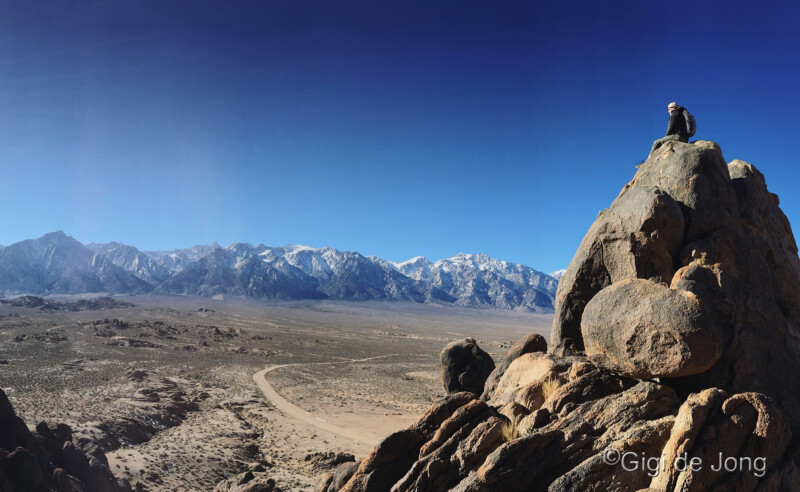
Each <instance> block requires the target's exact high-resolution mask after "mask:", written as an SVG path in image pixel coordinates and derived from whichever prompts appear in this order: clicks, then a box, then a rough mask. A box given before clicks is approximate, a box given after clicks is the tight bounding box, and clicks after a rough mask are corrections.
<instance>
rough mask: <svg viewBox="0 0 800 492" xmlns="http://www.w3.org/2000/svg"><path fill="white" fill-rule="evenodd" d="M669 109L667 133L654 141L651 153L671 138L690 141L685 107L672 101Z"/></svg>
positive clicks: (685, 141)
mask: <svg viewBox="0 0 800 492" xmlns="http://www.w3.org/2000/svg"><path fill="white" fill-rule="evenodd" d="M667 111H669V124H667V134H666V136H665V137H664V138H659V139H658V140H656V141H655V142H653V148H652V149H650V155H653V152H655V151H656V149H657V148H659V147H661V144H663V143H664V142H669V141H671V140H677V141H678V142H684V143H688V142H689V136H690V134H689V122H688V121H686V117H685V116H684V108H682V107H680V106H678V103H676V102H671V103H669V105H668V106H667Z"/></svg>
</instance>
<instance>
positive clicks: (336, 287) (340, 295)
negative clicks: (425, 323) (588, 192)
mask: <svg viewBox="0 0 800 492" xmlns="http://www.w3.org/2000/svg"><path fill="white" fill-rule="evenodd" d="M557 286H558V280H557V278H554V277H552V276H550V275H547V274H545V273H542V272H538V271H536V270H534V269H532V268H529V267H527V266H524V265H518V264H514V263H509V262H506V261H499V260H495V259H493V258H490V257H488V256H486V255H484V254H477V255H470V254H458V255H456V256H454V257H452V258H447V259H444V260H439V261H436V262H430V261H428V260H427V259H425V258H423V257H416V258H414V259H411V260H409V261H406V262H403V263H395V262H390V261H386V260H382V259H380V258H376V257H373V256H369V257H367V256H363V255H361V254H359V253H355V252H343V251H338V250H336V249H333V248H309V247H306V246H283V247H277V248H275V247H268V246H264V245H261V244H259V245H258V246H253V245H250V244H243V243H236V244H232V245H230V246H228V247H227V248H223V247H221V246H219V245H218V244H216V243H214V244H212V245H201V246H194V247H192V248H187V249H181V250H177V249H176V250H172V251H167V252H152V251H139V250H138V249H136V248H135V247H133V246H129V245H125V244H121V243H117V242H112V243H107V244H95V243H91V244H88V245H83V244H81V243H80V242H78V241H77V240H75V239H73V238H72V237H70V236H67V235H66V234H64V233H63V232H61V231H59V232H53V233H50V234H46V235H44V236H42V237H40V238H38V239H30V240H26V241H21V242H19V243H15V244H12V245H9V246H6V247H4V248H0V295H5V296H13V295H19V294H37V295H46V294H82V293H93V292H106V293H111V294H146V293H154V294H177V295H197V296H205V297H213V296H219V295H223V296H242V297H249V298H253V299H263V300H293V299H343V300H358V301H366V300H398V301H413V302H424V303H439V304H454V305H459V306H469V307H491V308H498V309H523V310H528V311H533V312H542V313H546V312H552V311H553V302H554V298H555V292H556V287H557Z"/></svg>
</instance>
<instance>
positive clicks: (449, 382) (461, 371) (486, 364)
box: [440, 338, 494, 395]
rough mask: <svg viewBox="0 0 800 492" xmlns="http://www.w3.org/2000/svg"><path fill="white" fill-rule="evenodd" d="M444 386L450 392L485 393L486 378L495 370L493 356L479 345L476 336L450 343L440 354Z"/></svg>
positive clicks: (441, 375)
mask: <svg viewBox="0 0 800 492" xmlns="http://www.w3.org/2000/svg"><path fill="white" fill-rule="evenodd" d="M440 359H441V373H440V377H441V381H442V386H443V387H444V389H445V391H447V392H448V393H458V392H460V391H469V392H472V393H475V394H478V395H479V394H481V393H483V385H484V383H486V378H488V377H489V374H491V373H492V371H493V370H494V361H493V360H492V356H491V355H489V354H487V353H486V352H485V351H484V350H482V349H481V348H480V347H478V343H477V342H476V341H475V339H474V338H465V339H464V340H458V341H455V342H451V343H450V344H448V345H447V346H446V347H445V348H444V350H442V353H441V355H440Z"/></svg>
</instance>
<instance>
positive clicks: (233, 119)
mask: <svg viewBox="0 0 800 492" xmlns="http://www.w3.org/2000/svg"><path fill="white" fill-rule="evenodd" d="M777 3H778V4H780V5H781V6H780V7H778V6H773V5H772V2H758V3H753V2H730V1H726V2H675V1H673V2H650V1H641V0H636V1H614V2H601V1H592V2H588V1H587V2H538V1H530V0H528V1H521V2H503V1H491V2H490V1H486V0H482V1H462V0H459V1H447V2H435V1H430V0H426V1H416V0H411V1H409V0H397V1H388V0H386V1H375V0H364V1H348V0H342V1H330V0H321V1H307V0H281V1H277V0H258V1H255V0H237V1H218V2H210V1H202V0H191V1H188V0H187V1H147V0H145V1H142V0H137V1H132V0H118V1H117V0H115V1H108V0H86V1H80V2H64V1H57V2H48V1H36V2H11V1H3V0H0V244H3V245H8V244H10V243H13V242H16V241H20V240H23V239H28V238H34V237H38V236H41V235H42V234H45V233H47V232H52V231H55V230H64V231H65V232H66V233H67V234H69V235H72V236H73V237H75V238H76V239H78V240H80V241H82V242H84V243H88V242H92V241H94V242H107V241H112V240H113V241H120V242H124V243H127V244H132V245H134V246H136V247H138V248H139V249H143V250H147V249H171V248H174V247H187V246H191V245H194V244H198V243H211V242H213V241H217V242H219V243H220V244H223V245H228V244H230V243H233V242H250V243H254V244H257V243H264V244H266V245H270V246H279V245H283V244H307V245H310V246H332V247H335V248H338V249H343V250H350V251H358V252H360V253H362V254H365V255H376V256H380V257H382V258H385V259H389V260H405V259H408V258H410V257H412V256H416V255H423V256H426V257H428V258H429V259H431V260H436V259H440V258H444V257H449V256H452V255H454V254H456V253H459V252H466V253H478V252H483V253H486V254H488V255H490V256H493V257H496V258H499V259H504V260H509V261H514V262H518V263H523V264H526V265H529V266H532V267H534V268H536V269H538V270H543V271H551V270H555V269H558V268H563V267H566V265H567V264H568V263H569V261H570V260H571V258H572V256H573V254H574V252H575V250H576V249H577V247H578V244H579V242H580V240H581V238H582V237H583V235H584V233H585V232H586V230H587V229H588V227H589V226H590V225H591V223H592V221H593V220H594V219H595V217H596V215H597V212H598V211H599V210H601V209H603V208H606V207H607V206H608V205H609V204H610V203H611V201H612V200H613V199H614V197H615V196H616V195H617V194H618V192H619V191H620V189H621V188H622V186H623V185H624V184H625V183H626V182H627V181H628V180H629V179H630V178H631V177H632V176H633V174H634V172H635V168H634V165H636V164H639V163H640V162H641V161H642V160H643V159H644V158H645V157H646V156H647V153H648V151H649V149H650V145H651V143H652V141H653V140H654V139H656V138H658V137H661V136H663V135H664V131H665V129H666V125H667V116H668V115H667V111H666V105H667V103H668V102H670V101H672V100H676V101H677V102H679V103H680V104H682V105H684V106H686V107H687V108H688V109H689V110H690V111H691V112H692V113H693V114H694V115H695V116H696V118H697V122H698V133H697V135H696V138H699V139H707V140H714V141H716V142H717V143H719V144H720V146H721V147H722V150H723V154H724V156H725V158H726V160H728V161H730V160H732V159H735V158H739V159H743V160H746V161H748V162H751V163H753V164H755V165H756V166H757V167H758V168H759V169H760V170H761V171H762V172H763V173H764V174H765V175H766V178H767V184H768V186H769V187H770V189H771V191H773V192H775V193H777V194H778V195H779V196H780V198H781V204H782V207H783V210H784V212H785V213H786V214H787V216H788V217H789V219H790V221H791V222H792V223H793V225H794V226H795V227H798V225H797V224H798V223H799V222H798V221H800V199H798V194H797V192H796V190H797V189H798V184H800V171H798V167H799V165H800V162H798V161H799V160H800V150H799V149H798V146H797V142H798V140H799V138H798V137H800V123H799V121H800V117H798V115H797V114H796V113H797V111H798V109H800V90H798V88H799V87H800V80H798V76H800V34H799V33H800V22H799V21H800V15H799V14H800V7H796V6H791V7H787V5H790V4H789V3H788V2H777Z"/></svg>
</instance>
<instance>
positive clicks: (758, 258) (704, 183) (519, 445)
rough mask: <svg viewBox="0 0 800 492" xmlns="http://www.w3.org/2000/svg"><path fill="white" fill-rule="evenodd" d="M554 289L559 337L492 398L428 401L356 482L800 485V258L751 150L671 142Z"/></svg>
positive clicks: (470, 487) (509, 373)
mask: <svg viewBox="0 0 800 492" xmlns="http://www.w3.org/2000/svg"><path fill="white" fill-rule="evenodd" d="M556 302H557V304H556V315H555V319H554V322H553V330H552V333H551V335H552V339H551V343H550V352H549V353H543V352H538V351H527V350H524V349H520V350H517V347H515V350H513V351H512V352H513V353H511V352H510V353H509V356H508V357H507V358H506V360H504V361H503V362H502V363H501V365H500V366H499V367H498V370H497V371H496V372H495V373H494V374H493V375H492V377H491V378H490V379H489V380H488V381H487V383H486V385H485V386H484V388H483V393H482V397H481V399H477V398H476V397H475V395H474V394H473V393H458V394H454V395H450V396H449V397H448V399H446V400H443V401H441V402H439V403H437V404H436V405H434V406H432V407H431V408H430V409H429V410H428V412H427V413H426V416H424V417H423V419H421V420H420V422H423V421H424V422H425V425H422V426H421V424H420V422H418V423H417V424H415V425H414V426H412V427H410V428H408V429H405V430H403V431H400V432H398V433H395V434H393V435H392V436H389V437H388V438H386V439H385V440H384V441H383V442H381V443H380V444H379V445H378V446H377V447H376V448H375V449H374V450H373V451H372V452H371V453H370V454H369V455H368V456H367V457H366V458H365V459H364V460H363V461H362V462H361V465H360V466H359V468H358V470H357V471H356V473H355V474H354V475H353V477H352V478H351V479H350V481H349V482H348V483H347V484H346V485H345V486H344V487H343V489H342V490H347V491H367V490H391V491H393V492H401V491H423V490H425V491H434V490H435V491H439V490H442V491H444V490H448V491H452V492H489V491H497V490H502V491H509V492H513V491H523V490H524V491H528V490H548V491H572V490H587V491H605V490H618V491H627V490H631V491H635V490H642V491H643V490H650V491H673V490H681V491H705V490H737V491H756V490H759V491H768V490H769V491H772V490H774V491H777V490H797V489H798V488H800V447H798V446H799V445H800V441H799V440H798V437H795V436H800V433H799V431H800V426H799V425H798V422H800V388H799V387H798V384H800V383H798V382H797V381H796V378H792V377H787V375H793V374H797V373H798V372H799V371H800V316H799V315H800V312H798V310H800V259H798V256H797V247H796V245H795V242H794V238H793V236H792V233H791V228H790V226H789V223H788V221H787V220H786V217H785V216H784V215H783V214H782V213H781V211H780V209H779V208H778V200H777V197H775V196H774V195H772V194H771V193H769V192H768V191H767V188H766V185H765V183H764V179H763V176H761V174H760V173H758V171H757V170H755V168H754V167H753V166H751V165H750V164H747V163H743V162H741V161H734V162H732V163H731V164H729V165H726V164H725V162H724V160H723V159H722V153H721V151H720V149H719V147H717V146H716V144H714V143H712V142H695V143H693V144H685V143H681V142H671V143H668V144H666V145H664V146H662V147H661V150H660V151H659V152H658V153H657V154H655V155H654V156H652V157H651V158H650V159H649V160H648V161H647V162H645V163H644V164H643V165H642V166H641V168H640V169H639V171H638V172H637V173H636V176H635V177H634V179H633V180H632V181H631V182H630V183H628V185H626V186H625V188H624V189H623V191H622V192H621V193H620V195H619V196H618V197H617V199H616V200H615V201H614V203H613V204H612V205H611V207H610V208H609V209H608V210H605V211H603V212H601V213H600V215H599V216H598V219H597V221H596V222H595V223H594V224H593V225H592V227H591V229H590V230H589V232H588V233H587V235H586V237H585V238H584V240H583V241H582V243H581V245H580V247H579V249H578V252H577V253H576V255H575V258H574V259H573V261H572V263H571V264H570V266H569V268H568V269H567V272H566V273H565V274H564V276H563V277H562V280H561V284H560V286H559V289H558V293H557V299H556ZM519 345H520V346H526V345H527V342H525V341H520V342H519ZM443 362H444V359H443ZM443 371H444V368H443ZM434 415H435V416H436V418H433V416H434ZM423 429H424V430H423Z"/></svg>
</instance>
